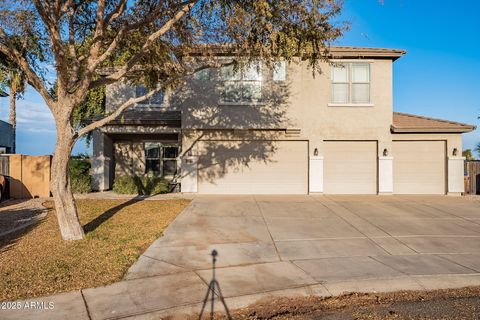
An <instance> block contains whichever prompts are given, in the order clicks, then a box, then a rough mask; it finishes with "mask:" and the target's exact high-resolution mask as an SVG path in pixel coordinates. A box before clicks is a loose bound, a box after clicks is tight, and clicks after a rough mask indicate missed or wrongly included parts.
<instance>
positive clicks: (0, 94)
mask: <svg viewBox="0 0 480 320" xmlns="http://www.w3.org/2000/svg"><path fill="white" fill-rule="evenodd" d="M0 97H8V93H6V92H5V91H3V90H2V89H0Z"/></svg>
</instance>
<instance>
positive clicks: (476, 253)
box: [0, 196, 480, 319]
mask: <svg viewBox="0 0 480 320" xmlns="http://www.w3.org/2000/svg"><path fill="white" fill-rule="evenodd" d="M212 249H216V250H217V251H218V252H219V256H218V262H217V267H218V268H217V272H216V278H217V280H218V282H219V284H220V287H221V290H222V294H223V296H224V297H225V298H226V304H227V306H228V308H229V309H235V308H239V307H243V306H246V305H248V304H250V303H253V302H255V301H257V300H258V299H261V298H265V297H270V296H306V295H319V296H330V295H339V294H342V293H344V292H352V291H357V292H380V291H382V292H386V291H397V290H431V289H440V288H456V287H465V286H475V285H480V202H478V201H468V200H464V199H461V198H450V197H440V196H439V197H433V196H432V197H413V196H412V197H400V196H392V197H378V196H335V197H333V196H318V197H314V196H281V197H279V196H236V197H233V196H232V197H213V196H212V197H207V196H203V197H200V196H198V197H196V198H195V199H194V201H193V202H192V203H191V204H190V206H189V207H188V208H187V209H185V211H184V212H183V213H182V214H181V215H180V216H178V217H177V219H176V220H175V221H174V222H173V223H172V224H171V225H170V226H169V228H168V229H167V230H166V232H165V235H164V236H163V237H162V238H160V239H158V240H157V241H155V242H154V243H153V244H152V245H151V247H150V248H148V249H147V250H146V251H145V253H144V254H143V255H142V256H141V257H140V258H139V260H138V261H137V262H136V263H135V264H134V265H133V266H132V267H131V268H130V270H129V272H128V273H127V275H126V276H125V280H124V281H121V282H118V283H115V284H112V285H109V286H105V287H100V288H92V289H86V290H82V291H78V292H71V293H65V294H60V295H56V296H51V297H45V298H42V299H32V300H33V301H45V302H54V306H55V308H54V309H53V310H34V309H31V308H30V309H25V308H22V310H8V311H6V310H0V318H2V319H29V318H35V319H42V318H43V319H64V318H67V317H68V318H69V319H118V318H122V319H124V318H135V319H154V318H160V317H162V316H165V315H171V314H175V315H179V314H183V313H192V312H197V311H199V310H200V307H201V304H202V302H203V299H204V297H205V294H206V293H207V288H208V287H207V286H208V283H209V281H210V280H211V266H212V265H211V256H210V252H211V250H212ZM21 304H23V302H20V305H21ZM216 306H217V307H218V308H219V309H220V310H222V309H221V308H220V307H221V305H220V304H219V303H217V305H216Z"/></svg>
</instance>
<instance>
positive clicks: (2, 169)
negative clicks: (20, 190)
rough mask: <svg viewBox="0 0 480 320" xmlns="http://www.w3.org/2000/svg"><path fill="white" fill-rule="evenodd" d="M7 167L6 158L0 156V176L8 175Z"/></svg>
mask: <svg viewBox="0 0 480 320" xmlns="http://www.w3.org/2000/svg"><path fill="white" fill-rule="evenodd" d="M8 169H9V165H8V156H4V155H1V156H0V174H1V175H2V176H8V175H9V170H8Z"/></svg>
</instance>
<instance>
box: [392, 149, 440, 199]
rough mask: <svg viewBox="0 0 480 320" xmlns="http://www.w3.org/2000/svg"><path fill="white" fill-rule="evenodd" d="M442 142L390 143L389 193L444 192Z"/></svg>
mask: <svg viewBox="0 0 480 320" xmlns="http://www.w3.org/2000/svg"><path fill="white" fill-rule="evenodd" d="M445 170H446V169H445V141H394V142H393V193H397V194H445Z"/></svg>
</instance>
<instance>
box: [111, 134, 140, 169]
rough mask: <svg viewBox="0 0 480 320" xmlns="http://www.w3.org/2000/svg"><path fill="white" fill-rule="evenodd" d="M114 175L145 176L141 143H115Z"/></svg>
mask: <svg viewBox="0 0 480 320" xmlns="http://www.w3.org/2000/svg"><path fill="white" fill-rule="evenodd" d="M114 150H115V175H116V176H119V175H143V174H145V152H144V145H143V143H142V142H116V143H115V144H114Z"/></svg>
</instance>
